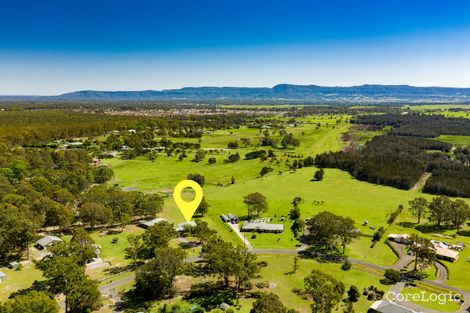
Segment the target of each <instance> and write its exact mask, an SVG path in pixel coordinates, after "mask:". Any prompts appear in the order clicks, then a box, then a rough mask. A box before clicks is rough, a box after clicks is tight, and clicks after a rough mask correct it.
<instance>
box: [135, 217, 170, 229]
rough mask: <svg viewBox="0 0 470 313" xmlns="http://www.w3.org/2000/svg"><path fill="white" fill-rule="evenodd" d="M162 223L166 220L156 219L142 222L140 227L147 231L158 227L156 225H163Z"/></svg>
mask: <svg viewBox="0 0 470 313" xmlns="http://www.w3.org/2000/svg"><path fill="white" fill-rule="evenodd" d="M161 222H166V219H164V218H154V219H153V220H150V221H143V222H140V223H139V226H140V227H142V228H144V229H147V228H149V227H152V226H153V225H156V224H158V223H161Z"/></svg>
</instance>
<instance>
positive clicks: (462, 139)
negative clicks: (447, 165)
mask: <svg viewBox="0 0 470 313" xmlns="http://www.w3.org/2000/svg"><path fill="white" fill-rule="evenodd" d="M436 140H439V141H443V142H447V143H450V144H451V145H453V146H457V147H461V146H469V145H470V136H457V135H441V136H439V137H437V138H436Z"/></svg>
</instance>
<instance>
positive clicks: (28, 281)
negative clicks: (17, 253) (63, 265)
mask: <svg viewBox="0 0 470 313" xmlns="http://www.w3.org/2000/svg"><path fill="white" fill-rule="evenodd" d="M22 264H23V268H22V269H21V270H11V269H8V268H6V267H2V268H0V271H2V272H4V273H5V274H6V275H7V279H6V280H5V281H4V282H2V283H0V302H4V301H6V300H7V299H8V297H9V296H10V294H12V293H14V292H16V291H18V290H21V289H24V288H28V287H30V286H31V285H32V284H33V282H34V281H36V280H37V281H41V280H44V278H43V276H42V272H41V271H40V270H38V269H36V268H35V267H34V263H33V262H31V261H28V262H22Z"/></svg>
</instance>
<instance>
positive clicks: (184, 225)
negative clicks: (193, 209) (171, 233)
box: [139, 217, 197, 233]
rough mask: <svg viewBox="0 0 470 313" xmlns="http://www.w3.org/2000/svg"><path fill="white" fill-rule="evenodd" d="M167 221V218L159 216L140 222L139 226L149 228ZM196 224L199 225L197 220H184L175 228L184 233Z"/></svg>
mask: <svg viewBox="0 0 470 313" xmlns="http://www.w3.org/2000/svg"><path fill="white" fill-rule="evenodd" d="M166 221H167V220H166V219H164V218H159V217H158V218H154V219H152V220H149V221H142V222H140V223H139V227H142V228H143V229H147V228H149V227H152V226H154V225H156V224H158V223H161V222H166ZM196 226H197V224H196V222H194V221H189V222H182V223H179V224H177V225H176V227H175V229H176V231H177V232H178V233H183V232H184V231H186V230H187V229H188V228H193V227H196Z"/></svg>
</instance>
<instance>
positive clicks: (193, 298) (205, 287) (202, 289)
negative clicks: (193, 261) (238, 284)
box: [184, 283, 234, 311]
mask: <svg viewBox="0 0 470 313" xmlns="http://www.w3.org/2000/svg"><path fill="white" fill-rule="evenodd" d="M233 298H234V297H233V291H232V290H231V289H227V288H225V287H224V286H223V285H222V284H221V283H201V284H195V285H192V286H191V290H190V291H189V292H188V293H187V294H186V296H185V297H184V299H185V300H186V301H188V302H189V303H191V304H197V305H199V306H201V307H203V308H204V309H205V310H206V311H210V310H213V309H215V308H218V307H219V306H220V304H221V303H222V302H225V303H227V304H229V305H232V303H233Z"/></svg>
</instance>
